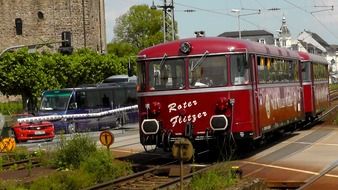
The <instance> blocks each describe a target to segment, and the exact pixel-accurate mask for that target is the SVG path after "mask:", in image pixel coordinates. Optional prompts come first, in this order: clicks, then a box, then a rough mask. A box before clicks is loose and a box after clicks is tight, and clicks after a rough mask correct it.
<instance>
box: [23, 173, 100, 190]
mask: <svg viewBox="0 0 338 190" xmlns="http://www.w3.org/2000/svg"><path fill="white" fill-rule="evenodd" d="M93 184H94V180H93V178H92V177H91V176H90V175H89V174H88V173H86V172H80V171H78V170H75V171H59V172H56V173H54V174H52V175H49V176H47V177H41V178H39V179H37V180H36V181H34V182H33V183H32V184H31V186H30V190H40V189H42V187H43V189H55V190H62V189H67V190H77V189H83V188H85V187H89V186H91V185H93Z"/></svg>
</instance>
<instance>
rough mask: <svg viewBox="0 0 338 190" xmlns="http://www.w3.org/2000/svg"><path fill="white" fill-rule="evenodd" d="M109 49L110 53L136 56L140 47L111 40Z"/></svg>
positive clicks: (120, 55) (108, 45) (119, 55)
mask: <svg viewBox="0 0 338 190" xmlns="http://www.w3.org/2000/svg"><path fill="white" fill-rule="evenodd" d="M107 51H108V53H109V54H113V55H116V56H118V57H125V56H135V55H137V53H138V51H139V50H138V49H137V48H136V47H135V46H133V45H132V44H130V43H127V42H122V41H121V42H111V43H108V44H107Z"/></svg>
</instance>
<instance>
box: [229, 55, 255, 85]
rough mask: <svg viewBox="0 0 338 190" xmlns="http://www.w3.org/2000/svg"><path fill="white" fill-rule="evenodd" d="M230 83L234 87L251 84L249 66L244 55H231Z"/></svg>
mask: <svg viewBox="0 0 338 190" xmlns="http://www.w3.org/2000/svg"><path fill="white" fill-rule="evenodd" d="M230 62H231V63H230V64H231V83H232V84H234V85H242V84H249V83H250V82H251V76H250V65H249V63H248V61H247V60H246V56H245V54H241V55H231V58H230Z"/></svg>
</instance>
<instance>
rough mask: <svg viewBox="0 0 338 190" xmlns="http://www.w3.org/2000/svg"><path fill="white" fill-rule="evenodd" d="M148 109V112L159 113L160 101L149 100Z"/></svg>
mask: <svg viewBox="0 0 338 190" xmlns="http://www.w3.org/2000/svg"><path fill="white" fill-rule="evenodd" d="M149 109H150V113H152V114H153V115H156V114H159V113H160V110H161V104H160V102H151V104H150V108H149Z"/></svg>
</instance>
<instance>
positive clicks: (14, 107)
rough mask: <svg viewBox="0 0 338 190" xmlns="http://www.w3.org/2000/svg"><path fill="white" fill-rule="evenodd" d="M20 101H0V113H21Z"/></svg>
mask: <svg viewBox="0 0 338 190" xmlns="http://www.w3.org/2000/svg"><path fill="white" fill-rule="evenodd" d="M22 112H23V105H22V102H5V103H0V113H2V114H3V115H11V114H13V113H22Z"/></svg>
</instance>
